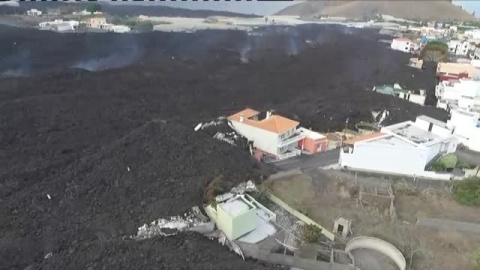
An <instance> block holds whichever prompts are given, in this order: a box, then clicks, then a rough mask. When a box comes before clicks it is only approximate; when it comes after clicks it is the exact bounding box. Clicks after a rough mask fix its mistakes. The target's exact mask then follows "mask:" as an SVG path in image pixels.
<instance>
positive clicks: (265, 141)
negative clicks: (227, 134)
mask: <svg viewBox="0 0 480 270" xmlns="http://www.w3.org/2000/svg"><path fill="white" fill-rule="evenodd" d="M231 123H232V126H233V127H234V128H235V130H236V131H237V132H238V133H240V134H241V135H242V136H244V137H246V138H247V139H248V140H249V141H253V146H254V147H256V148H258V149H260V150H262V151H264V152H267V153H269V154H272V155H275V156H276V155H277V154H278V152H277V151H278V142H279V140H280V139H279V136H278V134H276V133H273V132H270V131H266V130H264V129H260V128H257V127H253V126H250V125H246V124H244V123H241V122H237V121H231Z"/></svg>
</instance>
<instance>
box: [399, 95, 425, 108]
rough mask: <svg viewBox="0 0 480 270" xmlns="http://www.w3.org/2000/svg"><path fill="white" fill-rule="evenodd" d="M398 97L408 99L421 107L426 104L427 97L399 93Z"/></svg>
mask: <svg viewBox="0 0 480 270" xmlns="http://www.w3.org/2000/svg"><path fill="white" fill-rule="evenodd" d="M398 97H399V98H401V99H406V100H408V101H410V102H413V103H416V104H420V105H424V104H425V96H422V95H418V94H413V93H399V95H398Z"/></svg>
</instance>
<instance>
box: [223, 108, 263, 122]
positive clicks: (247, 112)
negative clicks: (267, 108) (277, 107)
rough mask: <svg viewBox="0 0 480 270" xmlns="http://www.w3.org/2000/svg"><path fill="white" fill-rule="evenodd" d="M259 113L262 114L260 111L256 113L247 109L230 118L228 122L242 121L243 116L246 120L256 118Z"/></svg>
mask: <svg viewBox="0 0 480 270" xmlns="http://www.w3.org/2000/svg"><path fill="white" fill-rule="evenodd" d="M259 113H260V112H259V111H255V110H253V109H250V108H246V109H245V110H243V111H239V112H238V113H236V114H233V115H231V116H229V117H228V120H234V121H240V116H243V117H244V118H245V119H246V118H250V117H253V116H255V115H257V114H259Z"/></svg>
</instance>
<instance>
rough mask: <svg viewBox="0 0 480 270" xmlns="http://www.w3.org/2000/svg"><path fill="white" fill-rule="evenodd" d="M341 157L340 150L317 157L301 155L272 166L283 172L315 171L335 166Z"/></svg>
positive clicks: (320, 154) (275, 162) (330, 151)
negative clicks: (319, 168)
mask: <svg viewBox="0 0 480 270" xmlns="http://www.w3.org/2000/svg"><path fill="white" fill-rule="evenodd" d="M339 156H340V150H339V149H333V150H329V151H326V152H322V153H318V154H315V155H301V156H296V157H293V158H289V159H284V160H279V161H274V162H272V163H270V164H271V165H273V166H275V167H276V168H278V169H280V170H282V171H289V170H297V169H313V168H318V167H325V166H328V165H332V164H335V163H337V162H338V158H339Z"/></svg>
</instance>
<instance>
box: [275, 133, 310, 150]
mask: <svg viewBox="0 0 480 270" xmlns="http://www.w3.org/2000/svg"><path fill="white" fill-rule="evenodd" d="M304 138H305V134H303V133H295V134H293V136H291V137H288V138H286V139H285V140H281V141H279V142H278V147H283V146H285V145H289V144H292V143H294V142H298V141H300V140H302V139H304Z"/></svg>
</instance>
